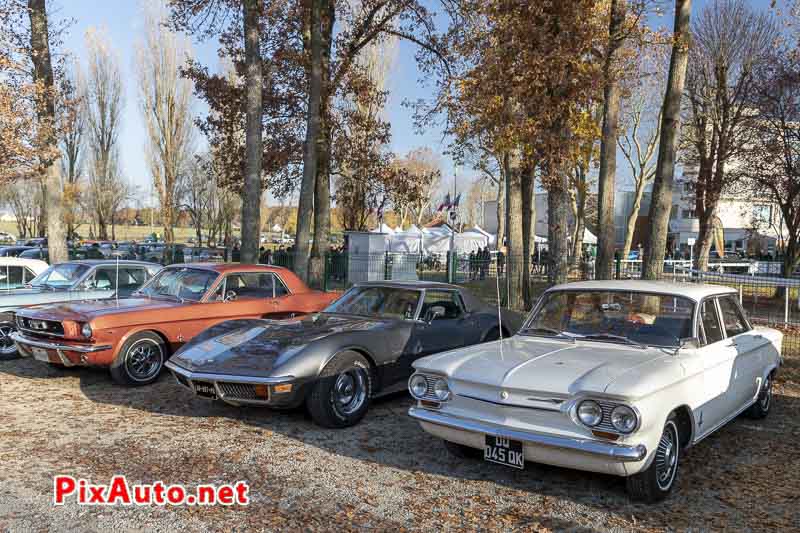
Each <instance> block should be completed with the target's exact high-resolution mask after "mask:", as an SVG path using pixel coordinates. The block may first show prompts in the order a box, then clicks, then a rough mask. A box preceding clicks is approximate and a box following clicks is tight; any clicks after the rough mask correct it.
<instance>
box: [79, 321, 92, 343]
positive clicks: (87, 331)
mask: <svg viewBox="0 0 800 533" xmlns="http://www.w3.org/2000/svg"><path fill="white" fill-rule="evenodd" d="M81 335H83V336H84V337H86V338H87V339H91V338H92V326H90V325H89V323H88V322H87V323H86V324H84V325H83V326H82V327H81Z"/></svg>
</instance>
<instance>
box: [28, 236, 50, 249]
mask: <svg viewBox="0 0 800 533" xmlns="http://www.w3.org/2000/svg"><path fill="white" fill-rule="evenodd" d="M25 246H34V247H38V248H44V247H46V246H47V237H34V238H32V239H26V240H25Z"/></svg>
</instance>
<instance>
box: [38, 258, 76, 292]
mask: <svg viewBox="0 0 800 533" xmlns="http://www.w3.org/2000/svg"><path fill="white" fill-rule="evenodd" d="M87 270H89V267H88V266H87V265H82V264H78V263H61V264H58V265H53V266H51V267H50V268H48V269H47V270H45V271H44V272H42V273H41V274H39V275H38V276H36V277H35V278H33V279H32V280H31V285H32V286H33V287H49V288H53V289H67V288H69V287H72V286H73V285H74V284H75V282H76V281H78V280H79V279H81V278H82V277H83V275H84V274H85V273H86V271H87Z"/></svg>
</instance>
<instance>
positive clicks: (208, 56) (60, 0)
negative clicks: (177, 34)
mask: <svg viewBox="0 0 800 533" xmlns="http://www.w3.org/2000/svg"><path fill="white" fill-rule="evenodd" d="M707 1H708V0H695V2H694V6H693V14H694V13H697V12H699V11H700V9H702V7H703V6H704V5H705V3H706V2H707ZM752 2H753V4H754V5H759V6H761V5H762V4H763V5H764V6H766V5H767V4H768V0H752ZM427 3H428V4H429V5H430V7H431V9H432V10H434V11H435V10H437V7H436V5H437V2H436V1H435V0H428V1H427ZM663 4H664V5H665V6H666V7H667V8H666V10H665V11H666V14H665V16H663V17H659V18H657V19H655V20H654V21H653V25H656V26H668V27H669V26H671V24H672V22H671V19H672V9H674V8H673V7H672V5H674V4H672V5H671V2H670V1H665V2H663ZM54 7H55V15H57V16H60V17H65V18H72V19H74V20H75V24H74V25H73V26H72V27H71V29H70V32H69V34H68V36H67V38H66V40H65V43H64V49H65V50H66V51H68V52H70V53H72V54H74V55H75V56H76V57H77V58H78V59H79V60H80V61H83V58H84V57H85V45H84V35H85V33H86V31H87V30H88V29H89V28H98V29H103V30H104V31H105V32H106V34H107V36H108V38H109V40H110V42H111V43H112V45H113V48H114V50H115V51H116V53H117V55H118V58H119V63H120V68H121V70H122V78H123V81H124V83H125V111H124V115H123V128H122V132H121V135H120V146H121V152H122V165H123V171H124V173H125V176H126V177H127V178H128V179H129V180H130V181H131V182H133V183H134V184H135V185H136V186H138V187H139V188H140V189H141V191H142V194H140V195H139V196H140V197H141V198H142V202H144V203H146V202H147V200H146V199H145V198H146V197H147V196H148V192H149V190H150V178H149V174H148V171H147V167H146V164H145V161H144V157H143V147H144V143H145V138H144V125H143V122H142V119H141V116H140V111H139V107H138V100H137V92H136V85H135V84H136V77H135V75H134V51H135V45H136V42H137V40H138V39H139V35H140V34H141V31H140V30H141V24H142V22H141V21H142V14H141V9H142V8H141V4H140V2H139V1H138V0H106V1H98V0H94V1H93V0H56V3H55V4H54ZM439 20H441V17H440V19H439ZM194 50H195V54H196V56H197V57H198V59H199V60H200V61H201V62H202V63H204V64H205V65H208V66H209V67H210V68H212V69H214V68H216V66H217V64H218V60H217V56H216V43H214V42H206V43H197V42H195V43H194ZM414 52H415V48H414V46H413V45H411V44H409V43H401V44H400V46H399V50H398V54H397V59H396V62H395V66H394V69H393V71H392V73H391V75H390V79H389V83H388V84H387V85H388V89H389V90H390V96H389V101H388V105H387V115H388V119H389V120H390V122H391V124H392V139H393V141H392V149H393V150H394V151H395V153H397V154H405V153H406V152H408V151H409V150H411V149H413V148H416V147H420V146H428V147H430V148H431V149H432V150H434V151H435V152H438V153H443V152H444V151H445V150H446V148H447V141H446V139H442V134H441V131H439V130H438V129H437V128H431V129H428V130H427V131H424V132H417V131H415V129H414V126H413V121H412V118H411V112H410V110H409V109H407V108H406V107H404V106H403V105H402V103H403V101H404V100H410V101H414V100H416V99H418V98H424V97H427V96H429V94H430V86H428V87H425V86H424V84H420V83H419V81H420V79H419V78H420V73H419V71H418V69H417V66H416V61H415V60H414ZM201 110H202V107H200V106H198V112H200V111H201ZM442 160H443V166H444V168H443V170H444V174H445V176H446V177H445V182H446V183H449V184H450V187H451V186H452V175H453V172H454V169H453V164H452V161H450V159H449V158H447V157H446V156H443V157H442ZM619 166H620V167H624V165H622V164H621V162H620V164H619ZM620 170H621V171H624V169H623V168H620ZM459 173H460V176H459V180H458V181H459V184H460V185H461V184H463V185H464V186H465V187H466V184H467V182H469V181H471V180H472V179H473V177H472V173H471V172H470V171H469V170H468V169H467V170H463V169H462V170H460V171H459ZM460 188H461V187H460Z"/></svg>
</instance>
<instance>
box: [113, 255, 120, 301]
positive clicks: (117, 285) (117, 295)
mask: <svg viewBox="0 0 800 533" xmlns="http://www.w3.org/2000/svg"><path fill="white" fill-rule="evenodd" d="M116 276H117V279H116V281H114V296H115V298H116V301H117V303H119V254H117V271H116Z"/></svg>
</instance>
